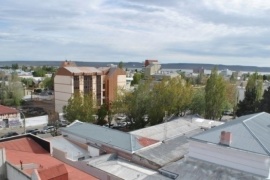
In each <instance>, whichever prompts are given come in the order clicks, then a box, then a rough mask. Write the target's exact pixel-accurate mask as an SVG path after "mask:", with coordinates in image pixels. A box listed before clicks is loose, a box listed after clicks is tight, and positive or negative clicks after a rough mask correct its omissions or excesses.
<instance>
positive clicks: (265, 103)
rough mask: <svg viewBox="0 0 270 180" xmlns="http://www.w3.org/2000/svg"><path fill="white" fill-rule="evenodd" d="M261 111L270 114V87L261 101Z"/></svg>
mask: <svg viewBox="0 0 270 180" xmlns="http://www.w3.org/2000/svg"><path fill="white" fill-rule="evenodd" d="M259 111H260V112H267V113H270V86H269V87H268V88H267V89H266V90H264V93H263V98H262V99H261V101H260V106H259Z"/></svg>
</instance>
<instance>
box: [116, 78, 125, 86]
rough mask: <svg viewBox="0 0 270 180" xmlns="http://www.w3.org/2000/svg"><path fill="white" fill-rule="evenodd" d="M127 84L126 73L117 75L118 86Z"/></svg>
mask: <svg viewBox="0 0 270 180" xmlns="http://www.w3.org/2000/svg"><path fill="white" fill-rule="evenodd" d="M126 84H127V81H126V75H118V76H117V86H118V87H125V86H126Z"/></svg>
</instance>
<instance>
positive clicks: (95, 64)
mask: <svg viewBox="0 0 270 180" xmlns="http://www.w3.org/2000/svg"><path fill="white" fill-rule="evenodd" d="M62 62H63V61H45V60H44V61H0V67H3V66H11V65H12V64H15V63H18V64H19V65H26V66H43V65H46V66H60V64H61V63H62ZM76 64H77V65H78V66H93V67H104V66H107V65H108V64H116V65H117V64H118V62H76ZM124 66H125V67H126V68H141V67H142V63H139V62H124ZM215 66H216V67H217V68H218V69H219V70H222V69H229V70H232V71H249V72H255V71H258V72H270V67H256V66H238V65H222V64H193V63H168V64H162V68H163V69H196V68H201V67H203V68H204V69H208V70H211V69H213V68H214V67H215Z"/></svg>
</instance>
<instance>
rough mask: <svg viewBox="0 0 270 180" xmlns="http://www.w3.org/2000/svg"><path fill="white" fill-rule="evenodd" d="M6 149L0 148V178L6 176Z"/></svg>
mask: <svg viewBox="0 0 270 180" xmlns="http://www.w3.org/2000/svg"><path fill="white" fill-rule="evenodd" d="M5 162H6V151H5V149H4V148H3V149H0V179H4V178H5V177H6V164H5Z"/></svg>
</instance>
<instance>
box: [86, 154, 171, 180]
mask: <svg viewBox="0 0 270 180" xmlns="http://www.w3.org/2000/svg"><path fill="white" fill-rule="evenodd" d="M110 156H114V155H111V154H108V155H105V156H104V157H107V158H104V157H101V158H95V159H93V160H90V161H89V163H88V164H89V165H90V166H93V167H96V168H98V169H101V170H102V171H105V172H107V173H109V174H113V175H114V176H117V177H119V178H122V179H136V180H146V179H153V180H154V179H155V180H161V179H164V180H169V178H166V177H164V176H162V175H160V174H159V173H158V172H157V171H153V170H151V169H148V168H145V167H142V166H138V165H136V164H133V163H130V162H128V161H125V160H123V159H119V158H117V157H114V158H111V157H110Z"/></svg>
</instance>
